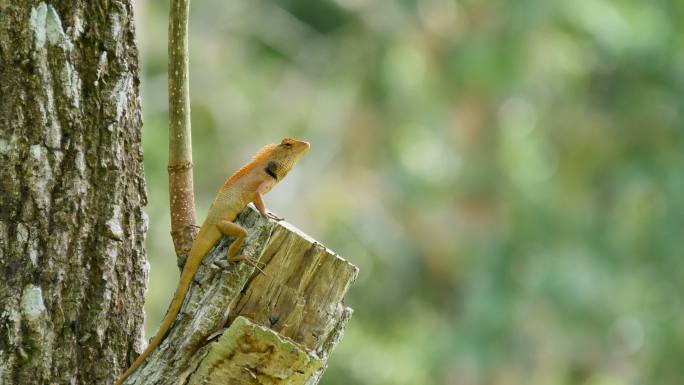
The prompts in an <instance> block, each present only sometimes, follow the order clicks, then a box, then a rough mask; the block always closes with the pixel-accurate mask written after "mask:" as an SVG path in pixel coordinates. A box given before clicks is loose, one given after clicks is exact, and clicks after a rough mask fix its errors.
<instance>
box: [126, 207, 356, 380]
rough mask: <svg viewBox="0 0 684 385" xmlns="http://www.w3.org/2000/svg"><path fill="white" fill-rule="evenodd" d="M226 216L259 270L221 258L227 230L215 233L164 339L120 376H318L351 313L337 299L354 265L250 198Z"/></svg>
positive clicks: (353, 275)
mask: <svg viewBox="0 0 684 385" xmlns="http://www.w3.org/2000/svg"><path fill="white" fill-rule="evenodd" d="M236 222H237V223H239V224H240V225H242V226H243V227H244V228H245V229H247V231H248V233H249V235H248V237H247V239H246V241H245V246H244V247H243V249H242V254H245V255H250V256H253V257H255V258H256V259H258V260H259V261H261V262H263V263H265V264H266V266H265V267H264V269H263V270H264V272H265V274H261V273H259V272H258V270H256V269H255V268H254V267H253V266H251V265H249V264H247V263H230V264H229V263H227V261H226V254H227V250H228V246H229V245H230V243H231V241H232V239H228V238H223V239H221V240H220V241H219V243H218V244H217V245H216V247H214V249H213V250H212V251H211V252H210V253H209V254H208V255H207V256H206V257H205V258H204V261H203V263H202V265H201V266H200V269H199V270H198V272H197V275H196V277H195V282H194V283H193V285H192V286H191V288H190V291H189V292H188V296H187V298H186V301H185V303H184V304H183V307H182V309H181V312H180V314H179V315H178V316H177V317H176V320H175V322H174V324H173V325H172V328H171V330H170V331H169V333H168V335H167V336H166V339H165V340H164V341H163V342H162V343H161V345H160V346H159V347H158V348H157V350H155V351H154V352H153V353H152V355H151V356H150V357H149V358H148V359H147V361H146V362H145V364H143V366H142V367H140V369H138V371H137V372H136V373H134V374H133V375H132V376H131V377H130V378H129V379H128V381H126V384H136V385H143V384H145V385H172V384H173V385H181V384H182V385H185V384H189V385H199V384H204V385H209V384H288V385H295V384H307V385H314V384H316V383H318V380H319V379H320V377H321V375H322V374H323V371H324V370H325V368H326V364H327V360H328V355H329V354H330V352H331V351H332V349H333V348H334V347H335V345H336V344H337V343H338V342H339V340H340V339H341V338H342V335H343V333H344V327H345V325H346V323H347V321H348V320H349V318H350V317H351V314H352V310H351V309H350V308H348V307H346V306H345V305H344V302H343V301H344V295H345V293H346V292H347V289H348V288H349V285H351V283H352V282H353V281H354V279H356V276H357V273H358V268H357V267H356V266H354V265H352V264H351V263H349V262H347V261H346V260H344V259H342V258H340V257H339V256H338V255H336V254H335V253H334V252H332V251H331V250H329V249H327V248H326V247H325V246H323V245H321V244H320V243H318V242H316V241H315V240H314V239H312V238H310V237H309V236H307V235H306V234H304V233H302V232H301V231H300V230H298V229H296V228H295V227H294V226H292V225H290V224H288V223H286V222H280V223H276V222H273V221H269V220H266V219H264V218H263V217H261V215H259V213H258V212H257V211H256V210H255V209H254V208H253V207H251V206H248V207H247V208H246V209H245V210H243V211H242V213H240V215H239V216H238V218H237V220H236Z"/></svg>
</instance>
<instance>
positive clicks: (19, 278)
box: [0, 0, 148, 385]
mask: <svg viewBox="0 0 684 385" xmlns="http://www.w3.org/2000/svg"><path fill="white" fill-rule="evenodd" d="M132 10H133V7H132V4H131V2H130V1H126V0H122V1H114V0H111V1H107V0H100V1H83V0H81V1H73V2H71V1H70V2H63V1H59V2H58V1H53V2H40V1H29V0H0V165H1V166H0V280H1V283H0V303H1V305H0V306H1V307H2V308H1V310H0V384H8V385H9V384H12V385H17V384H19V385H20V384H84V385H85V384H106V383H111V382H112V381H113V379H114V378H115V377H116V376H117V375H118V374H119V372H120V371H121V370H123V369H124V368H126V366H127V365H128V363H129V360H130V358H131V357H132V356H133V355H134V351H139V350H140V342H141V337H142V324H143V311H142V308H143V298H144V293H145V286H146V281H147V270H148V265H147V262H146V256H145V250H144V248H143V243H144V239H145V232H146V228H147V219H146V217H145V214H144V213H143V211H142V208H143V206H144V205H145V203H146V196H145V183H144V178H143V164H142V149H141V144H140V140H141V125H142V122H141V114H140V101H139V96H138V95H139V90H138V82H139V80H138V53H137V49H136V46H135V41H134V27H133V14H132Z"/></svg>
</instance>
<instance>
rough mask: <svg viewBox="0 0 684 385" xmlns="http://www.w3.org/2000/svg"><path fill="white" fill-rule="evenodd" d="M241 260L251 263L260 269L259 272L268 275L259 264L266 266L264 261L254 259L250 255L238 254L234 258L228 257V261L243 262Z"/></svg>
mask: <svg viewBox="0 0 684 385" xmlns="http://www.w3.org/2000/svg"><path fill="white" fill-rule="evenodd" d="M241 261H244V262H247V263H249V264H250V265H252V266H254V267H255V268H256V269H257V270H259V272H260V273H261V274H263V275H267V274H266V273H264V271H263V270H262V269H261V267H259V265H261V266H263V267H266V264H265V263H263V262H259V261H257V260H256V259H254V258H252V257H250V256H248V255H237V256H235V257H233V258H230V259H228V262H241Z"/></svg>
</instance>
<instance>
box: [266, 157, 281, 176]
mask: <svg viewBox="0 0 684 385" xmlns="http://www.w3.org/2000/svg"><path fill="white" fill-rule="evenodd" d="M264 171H266V174H268V175H270V176H271V177H272V178H273V179H275V180H278V162H276V161H274V160H272V161H270V162H268V165H266V168H265V169H264Z"/></svg>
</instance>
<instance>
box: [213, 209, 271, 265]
mask: <svg viewBox="0 0 684 385" xmlns="http://www.w3.org/2000/svg"><path fill="white" fill-rule="evenodd" d="M216 227H218V229H219V231H221V233H222V234H223V235H227V236H230V237H235V240H234V241H233V243H232V244H231V245H230V247H228V262H239V261H244V262H247V263H249V264H250V265H252V266H254V267H256V268H257V269H258V270H259V271H260V272H261V273H262V274H265V273H264V271H263V270H262V269H261V268H260V267H259V265H262V266H265V264H264V263H261V262H259V261H257V260H255V259H254V258H252V257H250V256H247V255H237V254H238V251H240V249H241V248H242V245H243V244H244V243H245V238H246V237H247V230H245V228H244V227H242V226H240V225H238V224H237V223H233V222H230V221H225V220H224V221H221V222H219V223H218V224H217V225H216Z"/></svg>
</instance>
